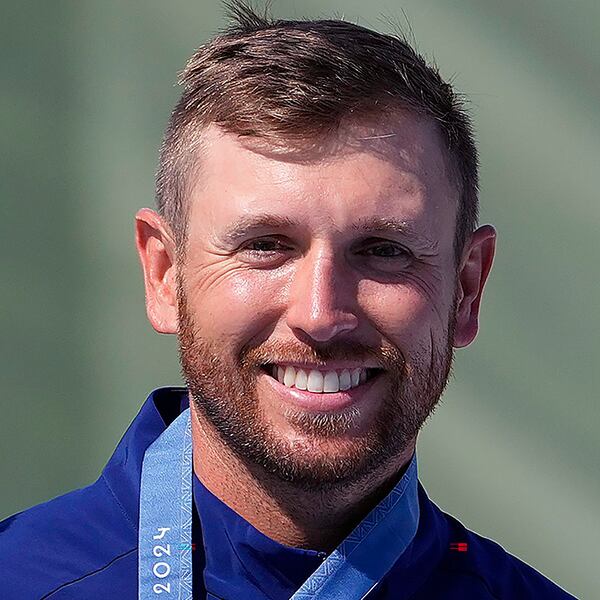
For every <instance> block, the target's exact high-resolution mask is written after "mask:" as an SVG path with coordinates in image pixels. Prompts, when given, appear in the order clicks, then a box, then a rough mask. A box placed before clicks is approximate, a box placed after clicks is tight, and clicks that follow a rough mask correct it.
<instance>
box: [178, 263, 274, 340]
mask: <svg viewBox="0 0 600 600" xmlns="http://www.w3.org/2000/svg"><path fill="white" fill-rule="evenodd" d="M283 295H284V294H283V283H282V281H281V280H279V279H277V278H274V277H269V276H268V273H267V272H266V271H252V272H250V271H249V270H244V269H231V270H228V271H224V270H222V271H221V272H220V273H219V274H216V273H215V272H214V271H213V273H212V274H211V275H208V274H207V273H205V274H204V276H199V277H197V278H196V279H195V285H194V284H192V285H191V286H190V288H189V289H188V307H189V310H190V311H192V313H193V318H194V322H195V323H196V326H197V328H198V330H199V332H200V334H201V335H203V336H206V337H209V338H210V339H212V340H218V341H221V342H223V343H224V344H227V345H229V346H231V345H233V346H234V347H236V348H237V347H239V346H241V345H243V344H245V343H246V342H247V341H248V340H249V339H251V338H252V337H254V336H256V335H257V334H258V333H260V332H261V331H263V330H265V327H266V326H267V325H268V323H269V322H272V321H273V319H274V318H276V315H277V314H278V312H280V305H281V300H282V298H283ZM223 349H225V346H224V348H223Z"/></svg>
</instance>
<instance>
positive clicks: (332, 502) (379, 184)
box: [136, 114, 496, 550]
mask: <svg viewBox="0 0 600 600" xmlns="http://www.w3.org/2000/svg"><path fill="white" fill-rule="evenodd" d="M250 142H251V141H245V142H244V143H243V144H242V143H241V141H240V140H239V139H238V138H237V137H236V136H234V135H232V134H227V133H224V132H223V131H221V130H219V129H218V128H217V127H213V126H211V127H209V128H208V129H207V130H206V131H205V133H204V136H203V152H202V156H201V172H200V173H199V174H197V179H196V180H195V181H194V185H193V186H192V188H193V189H192V192H191V197H190V201H191V209H190V214H189V225H188V241H187V247H186V251H185V254H184V253H182V252H181V251H178V249H177V248H176V247H175V244H174V241H173V235H172V232H171V230H170V228H169V227H168V225H167V224H166V223H165V222H164V220H163V219H162V218H161V217H160V216H159V215H158V214H156V213H155V212H154V211H152V210H150V209H142V210H140V211H139V212H138V214H137V215H136V241H137V247H138V252H139V255H140V260H141V263H142V268H143V272H144V280H145V286H146V307H147V314H148V318H149V320H150V322H151V324H152V325H153V327H154V328H155V329H156V331H158V332H160V333H167V334H178V336H179V343H180V358H181V362H182V368H183V372H184V374H185V377H186V381H187V383H188V386H189V389H190V397H191V400H192V402H191V408H192V415H193V419H192V434H193V443H194V471H195V473H196V474H197V476H198V477H199V478H200V479H201V480H202V482H203V483H204V484H205V485H206V486H207V487H208V488H209V489H210V490H211V491H212V492H213V493H214V494H215V495H217V496H218V497H220V498H221V499H222V500H223V501H224V502H225V503H227V504H228V505H229V506H230V507H231V508H233V509H234V510H235V511H237V512H238V513H239V514H240V515H241V516H243V517H244V518H245V519H246V520H248V521H249V522H250V523H251V524H253V525H254V526H255V527H256V528H257V529H259V530H260V531H262V532H263V533H265V534H266V535H268V536H269V537H271V538H272V539H274V540H276V541H279V542H281V543H284V544H288V545H292V546H296V547H305V548H315V549H323V550H331V549H332V548H334V547H335V546H336V545H337V544H338V543H339V542H340V541H341V540H342V539H343V538H344V537H345V536H346V535H347V534H348V533H349V532H350V531H351V529H352V528H353V527H354V526H355V525H356V524H357V523H358V522H359V521H360V520H361V519H362V518H363V517H364V516H365V515H366V513H367V512H368V511H369V510H370V509H371V508H372V507H373V506H374V505H375V504H376V503H377V502H378V501H379V500H380V499H381V498H382V497H383V496H384V495H385V494H386V493H387V492H388V491H389V490H390V488H391V487H392V486H393V485H394V484H395V483H396V482H397V481H398V479H399V477H400V476H401V475H402V474H403V472H404V469H405V467H406V465H407V463H408V461H409V460H410V458H411V456H412V454H413V452H414V449H415V444H416V440H417V435H418V431H419V429H420V428H421V427H422V425H423V423H424V422H425V420H426V419H427V417H428V416H429V415H430V414H431V412H432V411H433V410H434V408H435V406H436V404H437V402H438V400H439V398H440V396H441V394H442V392H443V389H444V386H445V384H446V381H447V379H448V375H449V373H450V370H451V363H452V353H453V347H463V346H467V345H468V344H470V343H471V342H472V341H473V339H474V338H475V336H476V334H477V330H478V313H479V306H480V300H481V295H482V292H483V287H484V284H485V281H486V279H487V276H488V274H489V271H490V268H491V265H492V260H493V255H494V248H495V237H496V236H495V230H494V229H493V227H491V226H489V225H486V226H483V227H480V228H479V229H478V230H477V231H475V232H474V233H473V234H472V236H471V237H470V238H469V239H468V240H467V243H466V245H465V248H464V250H463V253H462V256H461V258H460V261H459V263H458V265H457V264H456V261H455V254H454V249H453V242H454V231H455V220H456V208H457V202H458V191H457V190H456V189H455V187H454V185H453V183H452V178H451V176H450V173H449V169H448V165H447V161H446V159H445V155H444V153H443V150H442V145H441V141H440V137H439V134H438V132H437V130H436V128H435V126H434V125H433V124H432V123H430V122H429V121H427V120H424V119H419V118H416V117H415V116H414V115H410V114H398V115H396V116H395V117H394V118H393V119H390V118H387V119H386V120H385V123H384V122H377V121H373V122H370V123H364V122H363V123H360V124H358V123H345V124H343V125H342V126H341V127H340V128H339V130H338V133H337V134H336V137H335V138H329V139H328V140H326V143H323V144H318V145H311V149H310V150H307V151H306V152H304V153H302V154H299V153H297V152H281V151H279V152H271V151H268V150H266V149H265V148H260V147H258V146H257V145H254V146H253V145H252V143H250ZM257 215H270V216H271V217H273V216H276V217H278V218H279V222H269V223H263V224H262V225H261V226H260V227H258V228H252V229H251V230H247V231H245V232H244V234H243V237H240V238H236V239H235V240H233V239H228V238H227V233H228V232H230V231H231V229H232V226H233V225H234V224H236V223H239V221H240V219H242V218H243V219H246V221H248V219H251V218H255V217H256V216H257ZM282 219H286V221H282ZM373 219H379V220H380V221H381V220H384V221H386V222H389V221H390V220H395V222H399V223H401V224H402V227H403V230H402V231H384V232H382V231H362V230H357V229H356V228H355V225H356V224H358V223H359V222H362V223H364V222H367V221H372V220H373ZM271 221H273V219H271ZM344 360H345V361H352V362H353V363H356V364H357V365H358V364H366V365H369V366H372V367H378V368H380V369H382V372H381V373H380V375H378V377H377V379H376V380H374V382H373V384H372V385H371V387H370V388H369V390H368V392H366V393H365V394H364V395H363V397H362V398H361V399H360V401H358V402H356V404H355V405H353V406H352V407H350V409H344V410H341V409H340V410H325V409H320V410H310V409H306V408H300V407H298V406H294V405H293V404H290V402H289V401H288V400H286V399H285V398H282V395H281V392H280V391H278V390H277V388H276V387H274V386H273V385H272V381H271V382H270V381H269V379H270V375H268V374H267V373H266V372H265V371H264V370H263V369H262V368H261V365H262V364H264V363H265V362H277V363H282V362H283V363H285V362H288V363H292V362H296V363H310V364H313V365H321V366H325V365H332V364H333V363H334V362H335V361H344ZM332 361H333V362H332Z"/></svg>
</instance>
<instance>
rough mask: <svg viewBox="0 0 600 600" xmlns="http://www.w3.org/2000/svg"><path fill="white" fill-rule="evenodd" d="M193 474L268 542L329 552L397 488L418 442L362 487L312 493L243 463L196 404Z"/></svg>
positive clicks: (193, 419) (345, 486) (356, 486)
mask: <svg viewBox="0 0 600 600" xmlns="http://www.w3.org/2000/svg"><path fill="white" fill-rule="evenodd" d="M191 416H192V442H193V461H194V473H195V474H196V476H197V477H198V479H200V481H201V482H202V483H203V485H204V486H206V488H208V489H209V490H210V491H211V492H212V493H213V494H214V495H215V496H217V497H218V498H219V499H220V500H222V501H223V502H224V503H225V504H227V505H228V506H229V507H230V508H231V509H232V510H234V511H235V512H236V513H238V514H239V515H240V516H241V517H243V518H244V519H245V520H246V521H248V522H249V523H250V524H251V525H252V526H253V527H255V528H256V529H258V530H259V531H261V532H262V533H263V534H265V535H266V536H267V537H269V538H271V539H272V540H275V541H276V542H279V543H281V544H285V545H287V546H293V547H296V548H309V549H313V550H322V551H325V552H330V551H332V550H333V549H334V548H336V547H337V546H338V544H339V543H340V542H341V541H342V540H343V539H344V538H345V537H347V535H348V534H349V533H350V532H351V531H352V530H353V529H354V528H355V527H356V525H358V523H360V521H362V519H363V518H364V517H365V516H366V515H367V514H368V513H369V511H370V510H371V509H372V508H374V507H375V506H376V505H377V504H378V503H379V502H380V501H381V500H382V499H383V498H384V497H385V496H386V495H387V494H388V493H389V492H390V491H391V489H392V488H393V487H394V485H395V484H396V483H397V482H398V480H399V478H400V477H401V475H402V474H403V473H404V471H405V469H406V467H407V466H408V463H409V461H410V458H411V456H412V454H413V451H414V448H415V442H414V441H413V444H411V445H410V447H409V448H407V449H406V451H405V452H403V453H402V454H401V455H400V456H398V457H397V458H396V459H395V460H393V461H388V462H387V463H386V464H384V465H382V467H381V469H379V471H377V472H375V473H371V474H370V475H369V477H368V478H365V479H364V480H362V481H360V482H355V483H351V484H343V485H341V486H340V488H339V489H337V490H331V488H329V489H328V490H327V492H320V491H307V490H305V489H299V488H298V487H296V486H294V485H292V484H289V483H287V482H284V481H282V480H280V479H278V478H277V477H275V476H274V475H272V474H270V473H267V472H266V471H264V470H263V469H262V468H261V467H259V466H257V465H254V464H249V463H248V462H246V461H244V460H243V459H241V458H240V457H239V456H238V455H237V454H236V453H235V452H233V451H232V450H231V448H229V446H228V445H227V444H226V443H225V442H224V441H223V440H222V439H221V437H220V436H219V435H218V433H217V432H216V431H215V430H214V428H213V427H212V426H211V425H210V424H209V423H208V422H207V421H206V419H205V418H204V416H203V415H202V414H200V413H199V412H198V411H197V410H196V408H195V407H194V406H193V403H191Z"/></svg>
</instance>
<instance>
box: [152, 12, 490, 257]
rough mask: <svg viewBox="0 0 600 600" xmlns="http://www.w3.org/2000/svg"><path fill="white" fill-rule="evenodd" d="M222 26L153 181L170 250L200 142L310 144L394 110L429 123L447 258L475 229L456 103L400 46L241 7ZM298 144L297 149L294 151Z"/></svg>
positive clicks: (337, 23) (187, 73) (473, 178)
mask: <svg viewBox="0 0 600 600" xmlns="http://www.w3.org/2000/svg"><path fill="white" fill-rule="evenodd" d="M227 6H228V8H229V11H230V13H231V16H232V23H231V25H230V26H229V27H228V28H227V29H226V30H225V31H224V32H223V33H222V34H220V35H218V36H216V37H214V38H213V39H212V40H210V41H209V42H208V43H207V44H205V45H203V46H202V47H200V48H199V49H198V50H197V51H196V52H195V53H194V54H193V55H192V57H191V58H190V59H189V61H188V63H187V66H186V68H185V70H184V71H183V73H182V75H181V77H180V84H181V85H182V86H183V93H182V95H181V98H180V99H179V102H178V103H177V104H176V106H175V108H174V110H173V112H172V114H171V118H170V120H169V124H168V126H167V129H166V132H165V136H164V140H163V144H162V148H161V153H160V163H159V168H158V172H157V177H156V200H157V205H158V210H159V213H160V214H161V215H163V217H164V218H165V219H166V221H167V222H168V223H169V225H170V226H171V228H172V229H173V232H174V235H175V239H176V242H177V245H178V247H179V248H184V247H185V242H186V237H187V214H188V204H189V202H187V196H188V195H189V194H188V193H187V191H188V185H187V184H188V182H189V179H190V176H189V171H190V165H191V163H192V161H193V156H192V155H193V154H194V150H195V149H197V144H196V142H198V141H199V140H201V132H202V130H203V129H204V128H205V127H207V126H208V125H210V124H212V123H214V124H216V125H218V126H219V127H220V128H222V129H223V130H224V131H226V132H229V133H234V134H237V135H239V136H246V137H251V138H256V139H259V140H263V141H264V142H266V143H271V142H279V143H281V142H282V141H283V142H291V143H294V144H295V145H298V144H302V143H305V144H309V143H310V140H314V139H316V138H318V137H322V136H323V135H324V134H326V133H327V132H333V131H335V130H336V128H337V127H338V126H339V124H340V122H341V120H342V119H344V118H348V117H354V116H360V115H362V116H377V115H379V114H382V115H384V114H385V111H386V110H389V109H390V108H394V107H396V108H400V109H405V110H408V111H411V112H414V113H415V114H418V115H424V116H426V117H429V118H431V119H433V120H434V121H435V122H436V123H437V125H438V127H439V131H440V132H441V135H442V139H443V141H444V143H445V145H446V149H447V156H448V158H449V159H450V164H451V165H452V171H453V172H454V173H455V177H454V179H455V182H454V183H455V184H456V186H457V189H458V191H459V193H460V200H459V206H458V209H457V221H456V235H455V242H454V248H455V256H456V258H457V260H458V259H459V258H460V254H461V253H462V249H463V246H464V242H465V240H466V238H467V236H468V235H469V234H470V233H471V232H472V231H473V230H474V228H475V227H476V225H477V220H478V159H477V149H476V147H475V142H474V139H473V133H472V125H471V121H470V118H469V116H468V115H467V113H466V112H465V110H464V106H463V101H462V99H461V96H460V95H459V94H457V93H456V92H455V91H454V90H453V88H452V86H451V85H450V84H448V83H446V82H445V81H444V80H443V79H442V78H441V76H440V74H439V72H438V70H437V68H436V67H434V66H431V65H428V64H427V62H426V61H425V59H424V58H423V57H422V56H421V55H420V54H418V53H417V52H416V50H415V49H414V48H413V47H412V46H411V45H410V44H409V43H408V42H407V40H406V39H404V38H403V37H401V36H392V35H386V34H382V33H377V32H375V31H372V30H370V29H366V28H364V27H361V26H359V25H355V24H353V23H349V22H346V21H341V20H314V21H313V20H297V21H285V20H273V19H270V18H269V17H267V16H266V15H265V16H262V15H258V14H257V13H256V12H254V10H253V9H251V8H250V7H249V6H248V5H246V4H244V3H243V2H241V1H236V2H232V3H228V4H227ZM303 140H304V142H303Z"/></svg>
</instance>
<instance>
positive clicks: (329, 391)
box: [261, 364, 384, 412]
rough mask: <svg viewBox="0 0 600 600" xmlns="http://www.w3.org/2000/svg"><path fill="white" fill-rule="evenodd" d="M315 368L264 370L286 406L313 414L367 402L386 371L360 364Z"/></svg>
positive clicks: (273, 366)
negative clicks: (362, 401) (367, 398)
mask: <svg viewBox="0 0 600 600" xmlns="http://www.w3.org/2000/svg"><path fill="white" fill-rule="evenodd" d="M336 367H337V368H330V369H328V368H321V367H320V368H314V367H311V366H308V365H298V364H297V365H290V364H266V365H262V366H261V370H262V371H263V372H264V373H265V374H266V375H267V377H266V378H265V380H266V383H267V384H268V385H269V387H270V388H271V389H272V390H273V391H274V392H275V393H276V394H277V395H278V396H280V397H281V398H282V400H284V401H285V402H287V403H290V404H293V405H294V406H295V407H300V408H303V409H306V410H309V411H311V412H312V411H314V412H330V411H338V410H342V409H345V408H348V407H350V406H352V405H356V404H358V403H359V402H360V401H361V400H363V399H365V398H366V396H367V395H368V392H369V391H370V390H371V388H372V387H373V386H374V385H375V384H376V383H377V382H378V381H379V379H381V375H382V374H383V372H384V370H383V369H380V368H372V367H364V366H357V365H347V366H343V365H339V366H338V365H336Z"/></svg>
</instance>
